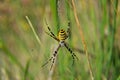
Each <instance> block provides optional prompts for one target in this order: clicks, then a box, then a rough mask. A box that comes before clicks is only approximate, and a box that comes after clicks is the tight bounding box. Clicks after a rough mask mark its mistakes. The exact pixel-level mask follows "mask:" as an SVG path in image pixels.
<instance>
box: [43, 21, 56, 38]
mask: <svg viewBox="0 0 120 80" xmlns="http://www.w3.org/2000/svg"><path fill="white" fill-rule="evenodd" d="M45 24H46V25H47V28H48V30H49V31H50V34H51V35H52V36H54V37H56V36H55V34H54V33H53V32H52V31H51V29H50V27H49V25H48V23H47V21H46V20H45Z"/></svg>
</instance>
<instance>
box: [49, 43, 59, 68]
mask: <svg viewBox="0 0 120 80" xmlns="http://www.w3.org/2000/svg"><path fill="white" fill-rule="evenodd" d="M60 47H61V45H60V44H59V45H58V47H57V48H56V50H55V51H54V53H53V59H52V64H51V67H50V70H51V69H52V67H53V65H54V63H55V60H56V57H57V52H58V50H59V48H60Z"/></svg>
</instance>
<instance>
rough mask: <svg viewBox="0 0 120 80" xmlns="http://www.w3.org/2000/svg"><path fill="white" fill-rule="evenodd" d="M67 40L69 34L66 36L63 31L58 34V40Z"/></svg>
mask: <svg viewBox="0 0 120 80" xmlns="http://www.w3.org/2000/svg"><path fill="white" fill-rule="evenodd" d="M66 38H67V34H66V32H65V30H63V29H61V30H60V31H59V34H58V39H59V40H60V41H65V39H66Z"/></svg>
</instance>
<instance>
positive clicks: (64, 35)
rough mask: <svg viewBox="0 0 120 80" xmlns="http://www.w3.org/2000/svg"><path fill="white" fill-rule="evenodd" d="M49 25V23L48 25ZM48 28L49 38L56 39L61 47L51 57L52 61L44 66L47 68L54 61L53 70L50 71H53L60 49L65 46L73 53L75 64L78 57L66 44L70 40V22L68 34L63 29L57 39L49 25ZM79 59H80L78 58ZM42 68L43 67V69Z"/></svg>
mask: <svg viewBox="0 0 120 80" xmlns="http://www.w3.org/2000/svg"><path fill="white" fill-rule="evenodd" d="M46 24H47V23H46ZM47 27H48V30H49V32H50V33H48V32H46V33H47V34H48V35H49V36H51V37H52V38H54V39H55V40H56V41H58V42H59V45H58V47H57V48H56V50H55V51H54V53H53V55H52V57H50V59H49V60H48V61H47V62H46V63H45V64H44V65H43V66H45V65H46V64H47V63H48V62H49V61H52V65H51V68H50V70H51V69H52V66H53V64H54V62H55V59H56V56H57V52H58V50H59V48H60V47H62V46H65V47H66V48H67V50H68V51H69V52H70V53H71V55H72V59H73V63H74V59H75V58H77V56H76V55H75V54H74V53H73V51H72V50H71V49H70V48H69V47H68V45H67V44H66V42H65V40H66V39H67V38H68V36H69V34H70V22H68V29H67V32H66V31H65V30H63V29H61V30H60V31H59V33H58V37H56V36H55V35H54V33H53V32H52V31H51V29H50V27H49V26H48V24H47ZM77 59H78V58H77ZM43 66H42V67H43Z"/></svg>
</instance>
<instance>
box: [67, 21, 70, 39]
mask: <svg viewBox="0 0 120 80" xmlns="http://www.w3.org/2000/svg"><path fill="white" fill-rule="evenodd" d="M70 33H71V31H70V21H69V22H68V28H67V38H68V36H69V35H70Z"/></svg>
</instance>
